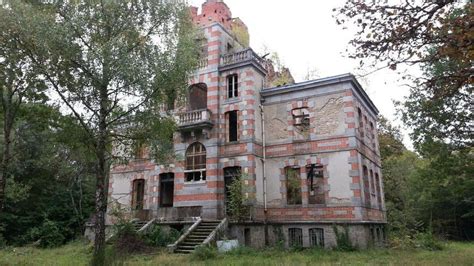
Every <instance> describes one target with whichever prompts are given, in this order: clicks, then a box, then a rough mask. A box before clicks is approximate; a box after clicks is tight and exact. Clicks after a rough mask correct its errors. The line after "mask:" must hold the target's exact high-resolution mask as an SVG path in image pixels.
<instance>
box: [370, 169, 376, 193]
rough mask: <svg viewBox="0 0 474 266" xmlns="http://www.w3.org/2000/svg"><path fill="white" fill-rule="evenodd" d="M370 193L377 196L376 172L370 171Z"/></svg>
mask: <svg viewBox="0 0 474 266" xmlns="http://www.w3.org/2000/svg"><path fill="white" fill-rule="evenodd" d="M369 173H370V191H371V192H372V194H375V180H374V172H373V171H372V170H370V172H369Z"/></svg>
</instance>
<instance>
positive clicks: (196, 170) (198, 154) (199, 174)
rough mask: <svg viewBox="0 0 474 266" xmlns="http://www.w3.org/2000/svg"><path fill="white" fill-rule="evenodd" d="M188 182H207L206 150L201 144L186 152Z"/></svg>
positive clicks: (196, 144) (191, 147) (190, 147)
mask: <svg viewBox="0 0 474 266" xmlns="http://www.w3.org/2000/svg"><path fill="white" fill-rule="evenodd" d="M185 176H186V182H192V181H204V180H206V148H205V147H204V145H202V144H201V143H199V142H195V143H193V144H191V145H190V146H189V147H188V149H187V150H186V171H185Z"/></svg>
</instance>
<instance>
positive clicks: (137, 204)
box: [132, 179, 145, 210]
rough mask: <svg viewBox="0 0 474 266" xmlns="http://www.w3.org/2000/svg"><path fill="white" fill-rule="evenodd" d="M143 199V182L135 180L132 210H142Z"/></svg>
mask: <svg viewBox="0 0 474 266" xmlns="http://www.w3.org/2000/svg"><path fill="white" fill-rule="evenodd" d="M144 199H145V180H143V179H137V180H134V181H133V191H132V209H133V210H143V206H144Z"/></svg>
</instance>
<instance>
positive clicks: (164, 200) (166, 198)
mask: <svg viewBox="0 0 474 266" xmlns="http://www.w3.org/2000/svg"><path fill="white" fill-rule="evenodd" d="M173 196H174V174H173V173H166V174H160V207H173Z"/></svg>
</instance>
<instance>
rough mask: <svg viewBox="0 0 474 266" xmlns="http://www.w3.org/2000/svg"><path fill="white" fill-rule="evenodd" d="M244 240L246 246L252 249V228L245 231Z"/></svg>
mask: <svg viewBox="0 0 474 266" xmlns="http://www.w3.org/2000/svg"><path fill="white" fill-rule="evenodd" d="M244 240H245V245H246V246H247V247H250V246H251V245H252V237H251V234H250V228H245V229H244Z"/></svg>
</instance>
